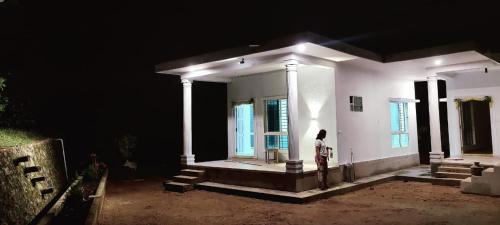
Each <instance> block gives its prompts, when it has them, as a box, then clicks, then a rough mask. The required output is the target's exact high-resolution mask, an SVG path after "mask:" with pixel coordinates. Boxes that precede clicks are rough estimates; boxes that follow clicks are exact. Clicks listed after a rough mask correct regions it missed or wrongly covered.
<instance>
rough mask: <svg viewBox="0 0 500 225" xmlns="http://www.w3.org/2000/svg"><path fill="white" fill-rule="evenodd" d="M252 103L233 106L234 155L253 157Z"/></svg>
mask: <svg viewBox="0 0 500 225" xmlns="http://www.w3.org/2000/svg"><path fill="white" fill-rule="evenodd" d="M253 109H254V108H253V103H245V104H238V105H236V106H234V116H235V121H236V123H235V124H236V127H235V129H236V149H235V152H236V157H245V158H253V157H255V141H254V139H255V138H254V137H255V133H254V117H253V116H254V112H253V111H254V110H253Z"/></svg>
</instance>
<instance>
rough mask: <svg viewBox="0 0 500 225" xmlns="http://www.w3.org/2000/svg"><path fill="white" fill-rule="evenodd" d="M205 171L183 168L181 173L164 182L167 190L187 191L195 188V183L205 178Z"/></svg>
mask: <svg viewBox="0 0 500 225" xmlns="http://www.w3.org/2000/svg"><path fill="white" fill-rule="evenodd" d="M204 174H205V171H203V170H199V169H183V170H181V174H180V175H177V176H174V178H173V179H172V180H167V181H165V182H163V186H164V187H165V190H167V191H175V192H186V191H190V190H193V189H194V185H195V184H197V183H200V182H203V181H205V180H204Z"/></svg>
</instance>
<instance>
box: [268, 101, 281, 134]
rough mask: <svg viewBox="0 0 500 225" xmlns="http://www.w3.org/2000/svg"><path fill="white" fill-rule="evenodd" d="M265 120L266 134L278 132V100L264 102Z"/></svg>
mask: <svg viewBox="0 0 500 225" xmlns="http://www.w3.org/2000/svg"><path fill="white" fill-rule="evenodd" d="M266 118H267V126H266V128H267V130H266V131H268V132H277V131H280V127H279V125H280V121H279V105H278V100H276V99H274V100H267V101H266Z"/></svg>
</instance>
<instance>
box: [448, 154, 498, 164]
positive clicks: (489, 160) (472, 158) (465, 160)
mask: <svg viewBox="0 0 500 225" xmlns="http://www.w3.org/2000/svg"><path fill="white" fill-rule="evenodd" d="M474 162H480V164H482V165H486V166H493V165H495V164H496V163H500V157H495V156H492V155H472V154H471V155H468V154H465V155H464V156H463V157H458V156H452V157H450V158H446V159H444V160H443V163H447V164H459V165H472V164H473V163H474Z"/></svg>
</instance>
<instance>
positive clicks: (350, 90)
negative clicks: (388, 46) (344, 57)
mask: <svg viewBox="0 0 500 225" xmlns="http://www.w3.org/2000/svg"><path fill="white" fill-rule="evenodd" d="M355 63H356V62H344V63H338V64H337V67H336V70H335V78H336V79H335V89H336V92H335V93H336V105H337V107H336V108H337V109H336V110H337V127H338V132H339V134H338V149H339V151H338V154H339V163H340V164H344V163H347V162H350V157H351V156H350V151H351V150H350V149H352V152H353V154H354V162H363V161H370V160H375V159H383V158H389V157H396V156H405V155H411V154H418V140H417V120H416V112H415V103H408V111H409V115H408V116H409V134H410V144H409V147H407V148H394V149H393V148H392V147H391V130H390V109H389V98H409V99H413V98H415V90H414V81H413V80H412V79H409V78H406V79H405V75H406V74H401V78H399V79H398V78H397V77H395V76H394V75H393V74H392V75H391V76H387V75H384V74H382V73H380V72H377V71H374V70H369V69H366V68H361V67H358V66H356V64H355ZM383 66H386V67H390V66H391V65H383ZM387 69H390V68H387ZM351 95H354V96H361V97H363V112H351V111H350V105H349V96H351Z"/></svg>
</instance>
